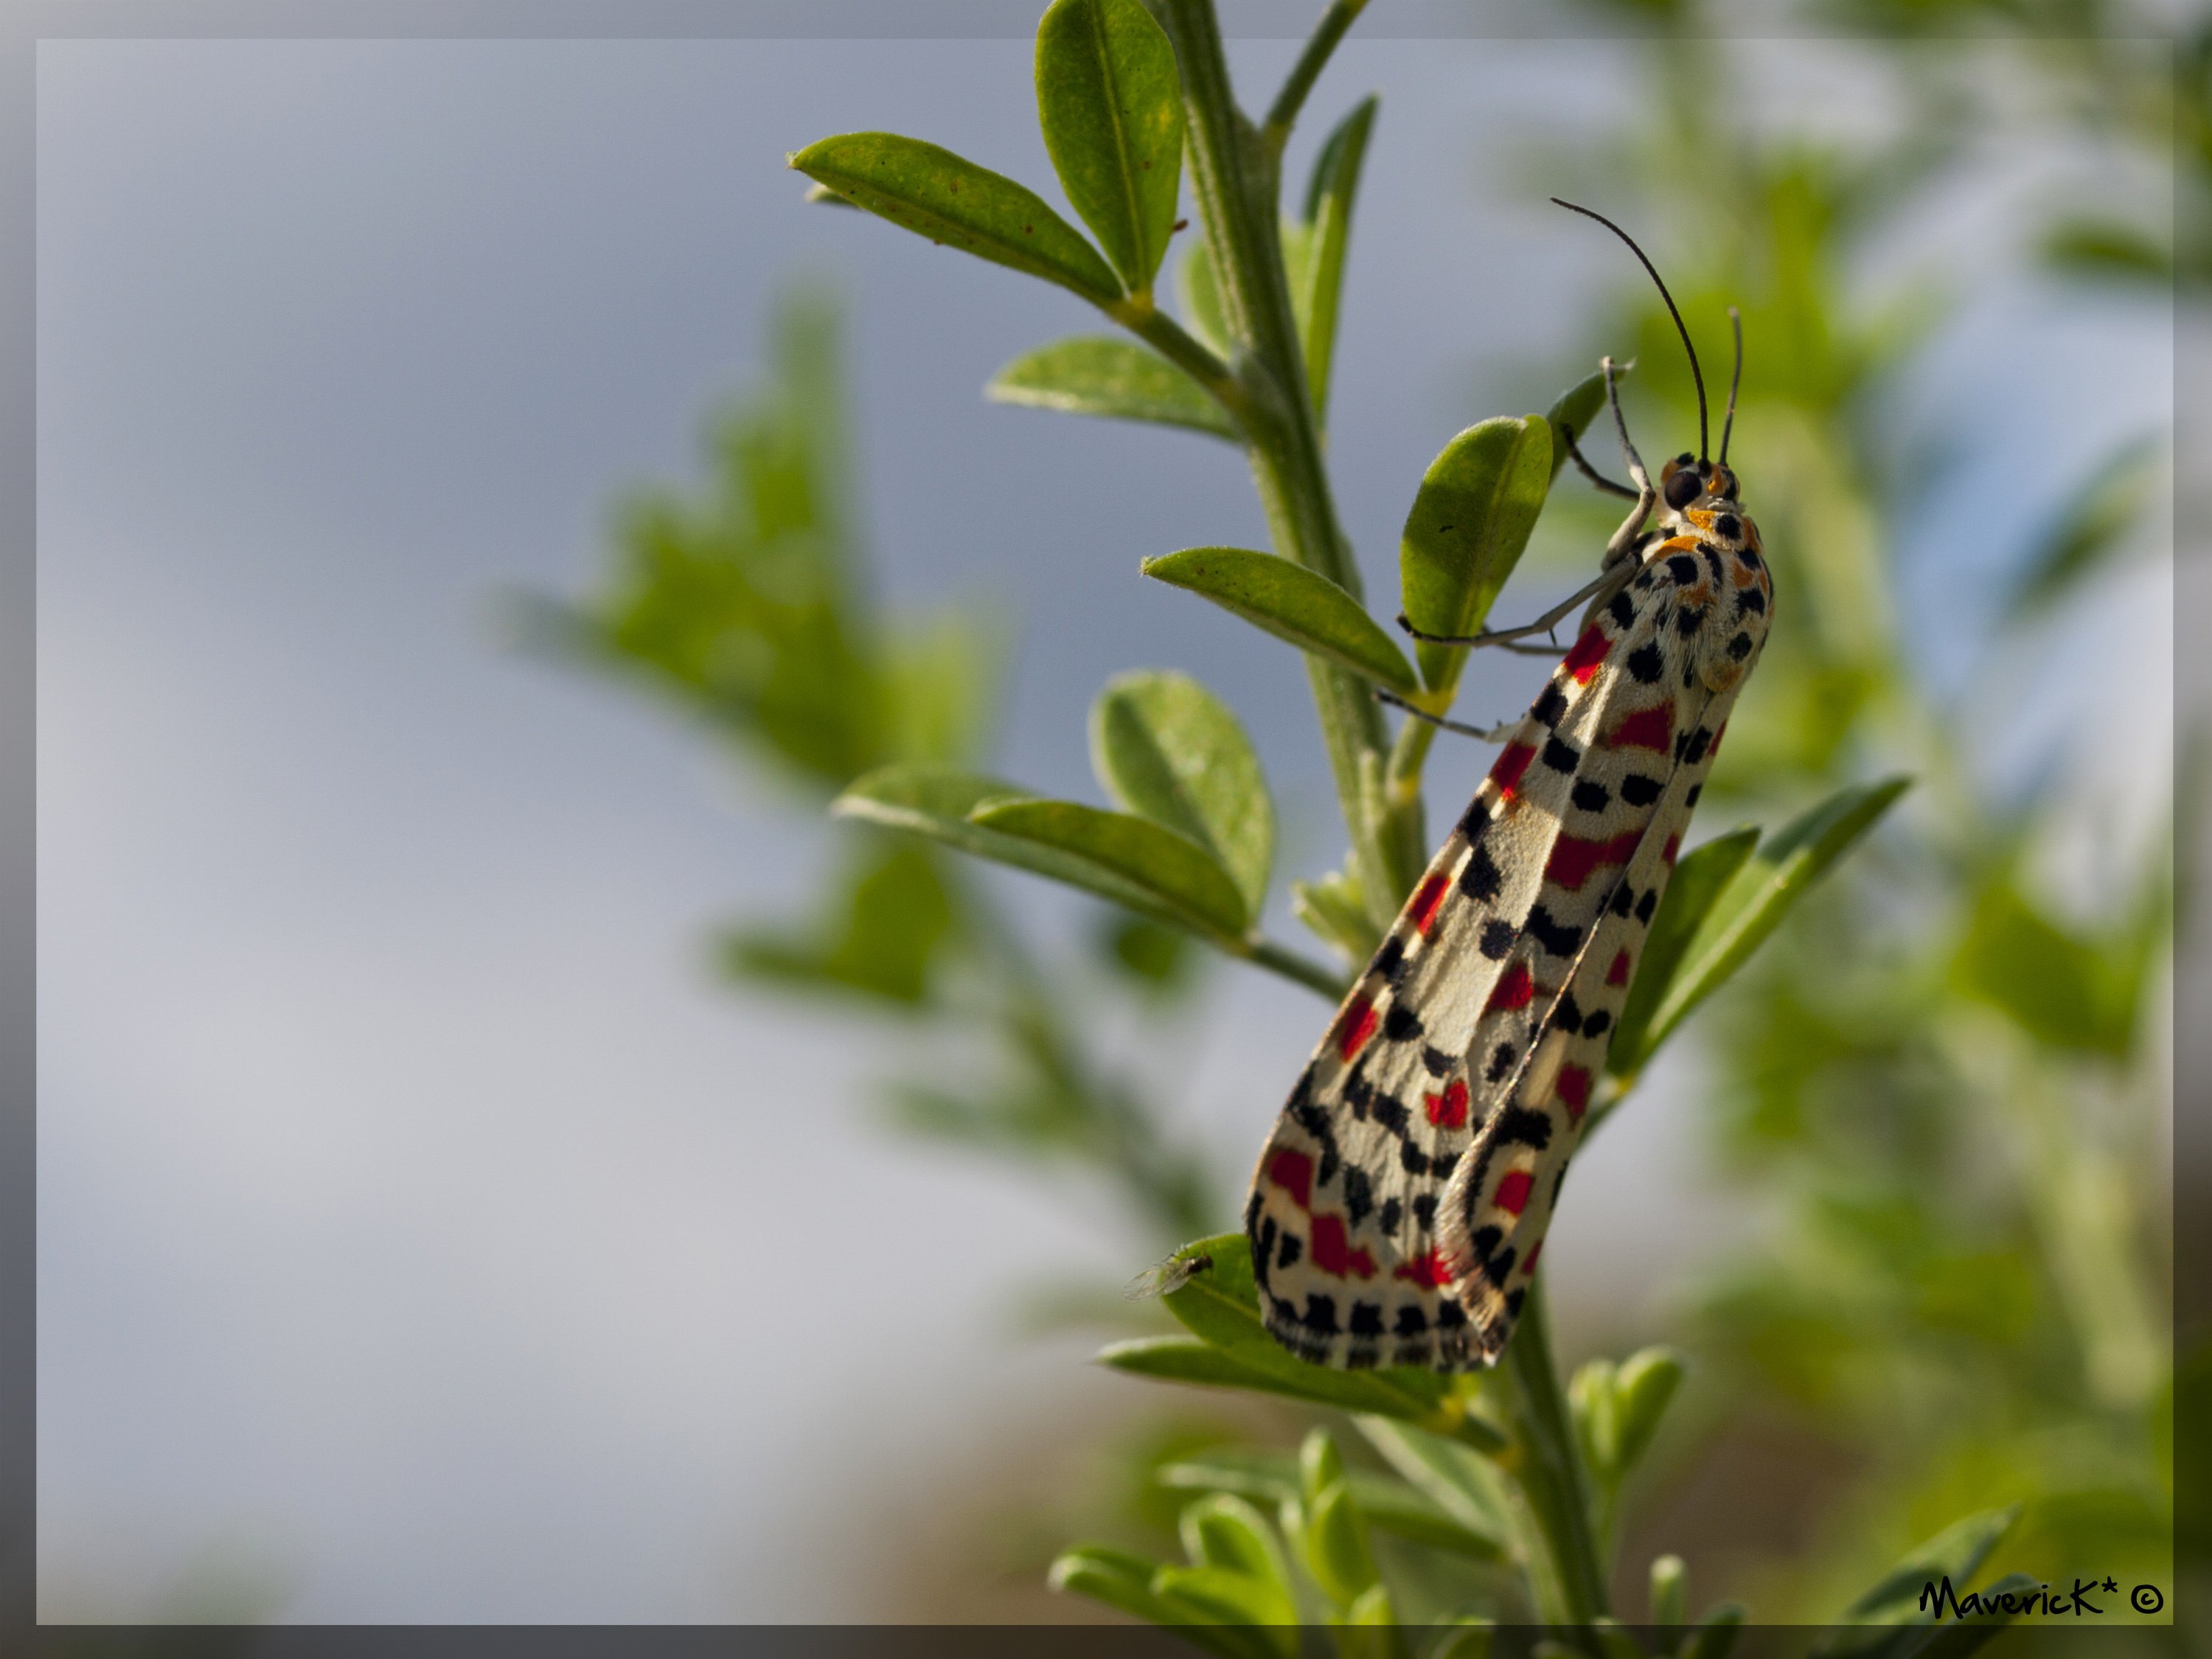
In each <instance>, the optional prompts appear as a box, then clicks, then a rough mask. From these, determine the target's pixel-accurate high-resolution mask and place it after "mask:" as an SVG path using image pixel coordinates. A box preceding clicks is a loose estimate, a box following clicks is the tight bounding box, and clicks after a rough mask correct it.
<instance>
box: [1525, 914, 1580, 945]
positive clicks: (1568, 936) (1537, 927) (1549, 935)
mask: <svg viewBox="0 0 2212 1659" xmlns="http://www.w3.org/2000/svg"><path fill="white" fill-rule="evenodd" d="M1528 937H1529V938H1531V939H1534V940H1535V941H1536V943H1537V944H1539V945H1542V946H1543V947H1544V949H1545V950H1547V951H1549V952H1551V954H1552V955H1553V956H1555V957H1571V956H1572V955H1574V953H1575V952H1576V951H1578V950H1580V949H1581V948H1582V942H1583V930H1582V929H1581V928H1579V927H1567V926H1565V924H1564V923H1561V922H1557V921H1553V920H1552V913H1551V912H1550V911H1549V910H1547V909H1546V908H1544V907H1543V906H1542V905H1541V904H1539V905H1537V906H1536V907H1535V908H1534V909H1532V910H1530V911H1529V912H1528Z"/></svg>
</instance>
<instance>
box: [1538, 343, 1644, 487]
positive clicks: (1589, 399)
mask: <svg viewBox="0 0 2212 1659" xmlns="http://www.w3.org/2000/svg"><path fill="white" fill-rule="evenodd" d="M1613 373H1614V374H1625V373H1626V370H1624V369H1622V368H1619V367H1618V366H1616V367H1615V368H1614V369H1613ZM1604 407H1605V374H1604V371H1603V370H1600V371H1599V372H1598V373H1597V374H1592V375H1589V376H1588V377H1587V378H1585V379H1583V380H1577V381H1576V382H1575V383H1574V385H1572V386H1569V387H1568V388H1567V389H1566V390H1565V392H1561V393H1560V394H1559V402H1557V403H1555V404H1553V405H1552V407H1551V409H1550V410H1549V411H1548V412H1547V414H1546V415H1545V416H1544V422H1545V424H1546V425H1547V426H1549V427H1550V428H1552V434H1553V444H1552V476H1553V477H1554V478H1557V477H1559V469H1560V468H1561V467H1563V466H1565V465H1566V464H1567V446H1566V439H1565V436H1562V434H1565V435H1571V436H1572V437H1573V439H1574V441H1575V442H1576V443H1577V445H1579V444H1581V443H1582V442H1583V439H1584V437H1585V436H1586V435H1588V434H1589V429H1590V423H1591V422H1594V421H1595V420H1596V419H1597V417H1598V414H1599V411H1600V410H1603V409H1604ZM1583 453H1585V454H1587V453H1589V452H1588V450H1587V449H1585V450H1584V452H1583Z"/></svg>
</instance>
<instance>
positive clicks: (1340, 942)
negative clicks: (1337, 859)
mask: <svg viewBox="0 0 2212 1659" xmlns="http://www.w3.org/2000/svg"><path fill="white" fill-rule="evenodd" d="M1291 912H1292V914H1294V915H1296V916H1297V919H1298V920H1299V921H1302V922H1304V923H1305V925H1306V926H1307V927H1310V928H1311V929H1312V930H1313V931H1314V932H1315V933H1318V934H1319V935H1320V936H1321V938H1322V940H1323V941H1324V942H1325V943H1326V944H1328V945H1329V946H1330V947H1331V948H1332V949H1334V951H1336V952H1337V953H1338V954H1339V955H1340V956H1341V957H1344V959H1345V960H1346V962H1348V963H1364V962H1365V961H1367V960H1368V959H1369V958H1370V957H1372V956H1374V954H1375V951H1376V947H1377V946H1378V945H1381V944H1382V943H1383V930H1382V929H1381V928H1380V927H1376V925H1375V918H1374V917H1372V916H1370V915H1368V914H1367V904H1366V901H1365V900H1364V898H1363V897H1362V896H1361V895H1360V890H1359V878H1358V877H1357V876H1354V875H1352V873H1351V872H1349V871H1344V870H1332V871H1331V872H1329V873H1328V874H1327V875H1325V876H1323V877H1322V878H1320V879H1319V880H1318V881H1294V882H1292V883H1291Z"/></svg>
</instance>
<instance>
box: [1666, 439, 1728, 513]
mask: <svg viewBox="0 0 2212 1659" xmlns="http://www.w3.org/2000/svg"><path fill="white" fill-rule="evenodd" d="M1735 492H1736V482H1735V473H1733V472H1731V471H1729V470H1728V468H1726V467H1725V466H1723V465H1720V464H1719V463H1717V462H1715V461H1701V460H1699V459H1698V458H1697V457H1696V456H1695V455H1692V453H1690V452H1689V451H1688V450H1684V451H1683V452H1682V453H1680V454H1679V455H1677V456H1676V457H1674V459H1673V460H1671V461H1669V462H1668V463H1667V465H1664V466H1662V467H1661V468H1660V469H1659V497H1660V499H1661V500H1662V501H1665V502H1666V503H1667V505H1668V506H1669V507H1673V508H1674V511H1675V512H1677V513H1680V512H1681V511H1683V510H1684V509H1685V508H1687V507H1695V506H1696V505H1697V504H1698V503H1699V501H1711V502H1712V503H1714V504H1716V505H1718V504H1721V503H1725V504H1727V505H1728V506H1729V507H1734V506H1735V504H1736V501H1735Z"/></svg>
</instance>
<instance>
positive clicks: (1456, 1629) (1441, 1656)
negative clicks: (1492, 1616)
mask: <svg viewBox="0 0 2212 1659" xmlns="http://www.w3.org/2000/svg"><path fill="white" fill-rule="evenodd" d="M1497 1635H1498V1626H1496V1625H1494V1624H1492V1622H1491V1621H1490V1620H1487V1619H1482V1620H1474V1619H1462V1620H1460V1622H1459V1623H1458V1624H1457V1625H1456V1626H1453V1627H1452V1628H1451V1629H1449V1630H1448V1631H1446V1632H1444V1633H1443V1636H1442V1637H1441V1638H1438V1640H1437V1644H1436V1646H1434V1647H1432V1648H1431V1649H1430V1650H1429V1659H1490V1647H1491V1644H1492V1641H1493V1640H1494V1639H1495V1638H1496V1637H1497Z"/></svg>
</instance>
